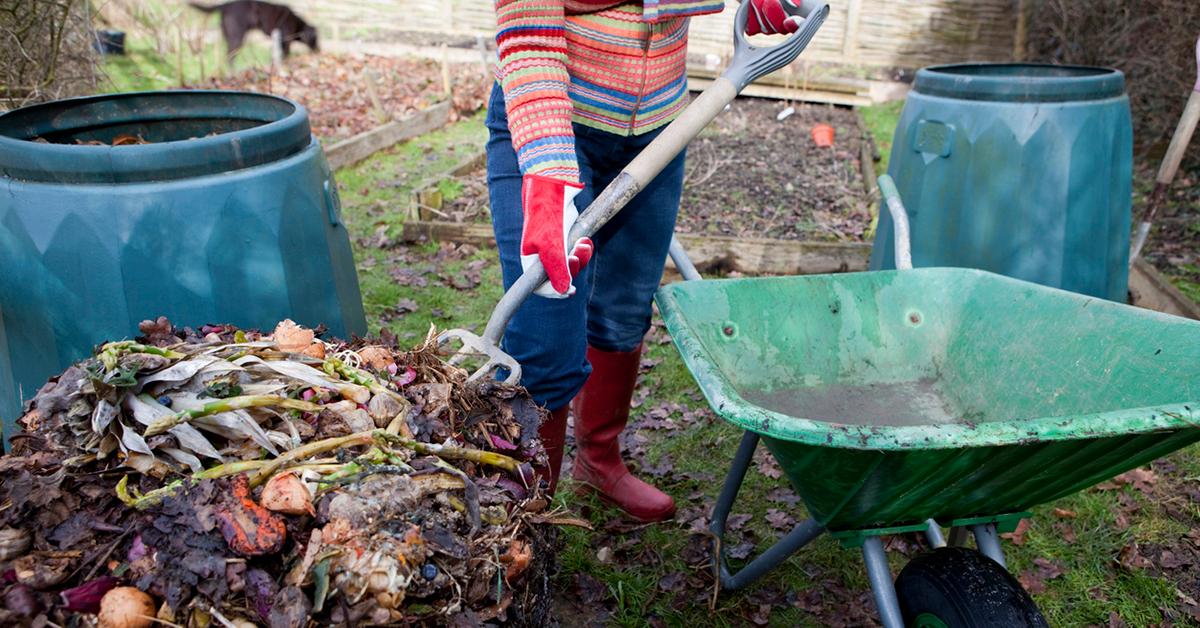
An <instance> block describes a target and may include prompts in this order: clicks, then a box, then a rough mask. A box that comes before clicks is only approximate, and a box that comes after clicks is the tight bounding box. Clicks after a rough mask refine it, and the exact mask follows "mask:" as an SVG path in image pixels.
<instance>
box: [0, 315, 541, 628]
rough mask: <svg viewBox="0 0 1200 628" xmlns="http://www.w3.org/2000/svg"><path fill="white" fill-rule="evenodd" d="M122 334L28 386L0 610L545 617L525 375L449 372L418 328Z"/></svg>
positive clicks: (295, 626)
mask: <svg viewBox="0 0 1200 628" xmlns="http://www.w3.org/2000/svg"><path fill="white" fill-rule="evenodd" d="M141 329H142V333H143V334H144V336H143V337H141V338H139V339H138V340H136V341H123V342H113V343H108V344H106V345H103V346H101V347H99V348H98V349H97V351H96V353H95V354H94V356H93V357H91V358H90V359H88V360H86V361H84V362H82V363H79V364H76V365H74V366H72V367H71V368H69V369H68V370H67V371H66V372H64V373H62V374H61V375H59V376H58V377H56V378H53V379H52V380H51V381H50V382H49V383H48V384H47V385H46V386H45V387H43V389H42V390H41V391H39V393H38V394H37V396H36V397H35V398H34V399H33V400H32V402H31V403H30V405H29V410H28V411H27V412H26V414H25V415H24V416H23V417H22V418H21V419H20V424H21V427H22V428H23V430H24V431H23V432H21V433H18V434H15V435H13V436H12V439H11V443H12V450H11V452H10V453H9V454H8V455H6V456H4V457H3V458H0V474H2V475H0V478H2V480H0V573H2V574H3V581H2V583H0V587H2V589H0V590H2V591H3V595H4V599H3V602H4V603H3V606H4V609H3V610H0V624H3V625H14V624H15V625H19V624H26V625H60V626H68V625H70V626H79V625H84V626H86V625H94V624H95V623H96V622H98V623H99V625H100V626H105V627H109V626H111V627H125V626H138V627H140V626H149V625H151V621H152V620H151V619H149V618H152V617H156V618H157V620H158V621H161V622H169V623H165V624H164V625H173V624H174V625H182V626H244V625H270V626H273V627H288V628H299V627H301V626H306V625H309V624H310V623H315V624H318V625H325V624H338V625H342V624H345V625H380V624H401V623H402V624H406V625H410V624H434V623H436V624H445V623H448V622H458V623H459V624H465V625H477V624H480V623H485V622H489V621H493V620H494V621H508V622H511V623H516V624H539V625H540V624H541V623H543V621H544V620H545V616H546V613H547V610H548V608H549V596H548V595H547V592H546V586H547V583H548V569H549V568H550V562H551V561H550V557H551V556H552V555H553V551H552V549H551V548H550V547H549V546H550V545H551V543H552V539H551V531H552V528H551V526H550V525H548V524H550V523H554V522H556V516H557V514H556V513H554V512H551V511H550V510H549V509H548V500H547V499H546V498H545V497H544V496H543V493H542V488H541V487H540V485H538V483H537V481H536V480H535V479H534V475H533V473H532V467H533V466H536V465H538V464H541V463H544V461H545V451H544V449H543V448H542V445H541V443H540V442H539V441H538V440H537V428H538V425H539V423H540V422H541V420H542V419H543V414H544V411H543V410H541V409H540V408H539V407H538V406H536V405H535V404H534V403H533V402H532V401H531V400H530V398H529V396H528V394H527V393H526V392H525V391H524V390H523V389H521V388H519V387H513V386H506V385H503V384H500V383H497V382H494V381H485V382H480V383H468V382H467V381H466V375H467V374H466V372H465V371H463V370H462V369H459V368H457V367H454V366H451V365H449V364H447V363H446V362H445V361H443V360H442V358H441V357H440V356H439V354H438V352H437V348H436V347H437V343H436V338H435V334H434V332H433V330H430V334H429V336H428V337H427V338H426V341H425V342H424V344H423V345H421V346H419V347H417V348H415V349H412V350H408V351H401V350H399V349H398V348H397V347H396V344H395V339H394V338H390V337H384V338H381V339H377V340H374V341H364V340H356V341H354V342H351V343H345V342H325V341H323V340H321V339H320V338H319V333H317V332H314V330H311V329H305V328H302V327H299V326H297V325H295V324H294V323H291V322H290V321H284V322H283V323H280V325H279V326H278V327H277V328H276V329H275V330H274V332H273V333H272V334H271V335H265V334H262V333H259V332H255V331H243V330H239V329H235V328H233V327H229V326H206V327H204V328H202V329H201V330H200V331H199V332H196V331H193V330H191V329H176V328H173V327H172V326H171V325H170V323H168V322H167V321H166V320H165V319H159V320H158V321H153V322H151V321H147V322H145V323H143V324H142V328H141ZM93 613H98V615H94V614H93ZM47 622H51V623H50V624H47Z"/></svg>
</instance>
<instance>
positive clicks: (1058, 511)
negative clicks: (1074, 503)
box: [1054, 508, 1079, 519]
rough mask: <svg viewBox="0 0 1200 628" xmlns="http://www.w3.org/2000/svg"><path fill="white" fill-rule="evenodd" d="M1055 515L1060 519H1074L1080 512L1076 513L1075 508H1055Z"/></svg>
mask: <svg viewBox="0 0 1200 628" xmlns="http://www.w3.org/2000/svg"><path fill="white" fill-rule="evenodd" d="M1054 516H1055V517H1058V518H1059V519H1074V518H1075V517H1078V516H1079V514H1078V513H1076V512H1075V511H1074V510H1067V509H1066V508H1055V509H1054Z"/></svg>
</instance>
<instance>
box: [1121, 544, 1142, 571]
mask: <svg viewBox="0 0 1200 628" xmlns="http://www.w3.org/2000/svg"><path fill="white" fill-rule="evenodd" d="M1117 562H1118V563H1120V564H1121V566H1122V567H1124V568H1126V569H1129V570H1135V569H1145V568H1147V567H1149V566H1150V561H1149V560H1147V559H1146V557H1145V556H1142V553H1141V550H1140V549H1139V548H1138V544H1137V542H1136V541H1130V542H1129V543H1128V544H1126V545H1125V547H1122V548H1121V552H1120V553H1119V554H1118V555H1117Z"/></svg>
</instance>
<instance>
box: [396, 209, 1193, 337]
mask: <svg viewBox="0 0 1200 628" xmlns="http://www.w3.org/2000/svg"><path fill="white" fill-rule="evenodd" d="M676 237H678V238H679V242H680V243H681V244H683V248H684V249H686V250H687V252H688V255H689V256H691V258H692V261H693V263H695V264H696V267H697V268H698V269H700V271H701V272H714V271H726V272H728V271H737V272H740V273H743V274H746V275H815V274H821V273H839V272H852V271H863V270H866V269H867V262H868V260H869V259H870V257H871V245H870V244H869V243H866V242H806V241H802V240H771V239H766V238H732V237H726V236H698V235H690V234H683V233H681V234H676ZM401 239H402V240H403V241H405V242H420V241H427V240H435V241H436V240H446V241H451V242H458V243H467V244H473V245H476V246H494V245H495V240H494V236H493V235H492V227H491V225H487V224H479V223H455V222H444V221H435V220H410V221H408V222H406V223H404V232H403V234H402V235H401ZM667 266H668V268H673V265H672V264H671V262H670V260H667ZM1129 291H1130V293H1132V295H1133V304H1134V305H1136V306H1138V307H1143V308H1146V309H1149V310H1155V311H1158V312H1164V313H1167V314H1173V315H1175V316H1183V317H1186V318H1192V319H1196V320H1200V305H1197V304H1196V303H1194V302H1192V301H1191V300H1190V299H1188V298H1187V296H1185V295H1184V294H1183V293H1182V292H1180V291H1179V289H1177V288H1176V287H1175V286H1173V285H1171V283H1170V282H1169V281H1167V279H1166V278H1165V277H1163V276H1162V274H1160V273H1159V272H1158V271H1157V270H1155V269H1154V267H1153V266H1151V265H1149V264H1147V263H1146V262H1145V261H1144V260H1138V262H1137V263H1136V264H1134V266H1133V268H1132V269H1131V271H1130V273H1129Z"/></svg>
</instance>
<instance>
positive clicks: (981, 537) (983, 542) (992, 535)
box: [971, 523, 1008, 569]
mask: <svg viewBox="0 0 1200 628" xmlns="http://www.w3.org/2000/svg"><path fill="white" fill-rule="evenodd" d="M971 532H974V533H975V547H978V548H979V551H980V553H982V554H983V555H984V556H987V557H988V558H990V559H992V560H994V561H996V562H997V563H1000V566H1001V567H1004V568H1005V569H1008V565H1007V564H1005V562H1004V550H1003V549H1001V548H1000V537H999V536H998V535H997V534H996V524H994V523H981V524H977V525H973V526H971Z"/></svg>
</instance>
